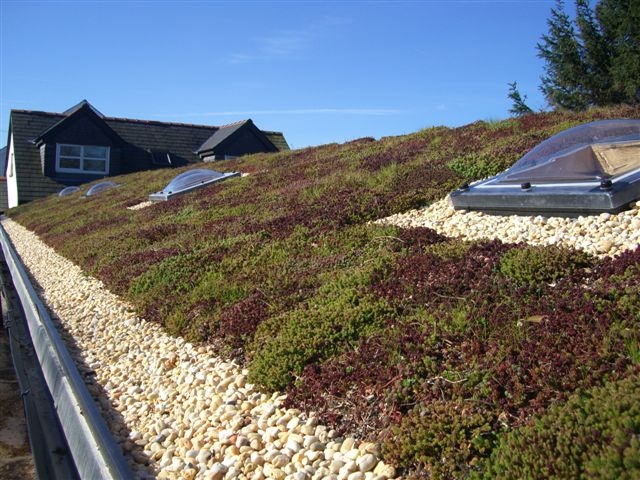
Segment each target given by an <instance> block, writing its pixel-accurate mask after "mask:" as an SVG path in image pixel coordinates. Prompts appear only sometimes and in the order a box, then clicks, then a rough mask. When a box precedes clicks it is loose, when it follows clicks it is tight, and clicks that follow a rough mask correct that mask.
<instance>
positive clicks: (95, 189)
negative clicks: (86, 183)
mask: <svg viewBox="0 0 640 480" xmlns="http://www.w3.org/2000/svg"><path fill="white" fill-rule="evenodd" d="M117 186H118V184H117V183H115V182H112V181H110V180H107V181H105V182H100V183H96V184H95V185H93V186H92V187H91V188H89V190H87V193H85V194H84V196H85V197H91V196H93V195H97V194H98V193H101V192H104V191H105V190H111V189H112V188H115V187H117Z"/></svg>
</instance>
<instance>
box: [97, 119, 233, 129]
mask: <svg viewBox="0 0 640 480" xmlns="http://www.w3.org/2000/svg"><path fill="white" fill-rule="evenodd" d="M104 120H109V121H116V122H127V123H143V124H147V125H148V124H155V125H173V126H181V127H197V128H207V129H212V128H216V129H218V128H222V127H220V126H218V125H202V124H197V123H182V122H163V121H162V120H143V119H139V118H127V117H104Z"/></svg>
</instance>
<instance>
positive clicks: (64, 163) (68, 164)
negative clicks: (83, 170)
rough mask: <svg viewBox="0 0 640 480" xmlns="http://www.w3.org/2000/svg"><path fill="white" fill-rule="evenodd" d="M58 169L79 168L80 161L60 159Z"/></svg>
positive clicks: (66, 158)
mask: <svg viewBox="0 0 640 480" xmlns="http://www.w3.org/2000/svg"><path fill="white" fill-rule="evenodd" d="M60 168H80V159H79V158H68V157H60Z"/></svg>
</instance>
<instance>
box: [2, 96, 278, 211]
mask: <svg viewBox="0 0 640 480" xmlns="http://www.w3.org/2000/svg"><path fill="white" fill-rule="evenodd" d="M86 107H89V108H90V109H91V111H92V112H93V114H95V115H96V116H97V117H100V119H101V120H103V121H104V122H105V123H106V125H107V126H108V127H109V128H110V129H111V130H113V132H115V134H117V136H119V137H120V138H121V139H122V140H124V141H125V142H126V143H128V144H130V145H133V146H135V147H136V148H137V149H143V150H146V151H148V152H150V151H166V152H171V154H172V157H177V158H181V159H183V160H184V161H185V162H188V163H200V162H201V161H202V159H201V158H200V156H199V155H198V154H197V153H196V152H197V151H199V150H200V149H201V147H202V146H204V145H207V146H210V148H213V147H215V146H216V145H219V144H220V143H221V142H223V141H224V140H225V139H227V138H228V137H229V136H230V135H231V134H233V133H234V132H235V131H237V130H238V129H240V128H242V127H243V126H245V125H246V124H247V122H251V120H244V121H241V122H236V123H233V124H230V125H224V126H222V127H217V126H212V125H195V124H187V123H172V122H160V121H154V120H136V119H130V118H117V117H106V116H104V115H103V114H102V113H100V112H99V111H98V110H96V109H95V108H94V107H93V106H92V105H91V104H89V102H87V101H86V100H83V101H82V102H80V103H79V104H77V105H75V106H74V107H72V108H71V109H69V110H67V111H66V112H64V113H52V112H42V111H33V110H12V111H11V118H10V127H9V130H10V134H11V135H12V136H13V141H14V151H15V158H16V160H17V162H16V174H17V175H18V179H19V184H20V203H23V202H25V201H30V200H34V199H36V198H41V197H42V196H43V195H48V194H51V193H56V192H58V191H59V190H60V184H59V183H56V182H54V181H53V180H51V179H49V178H48V177H46V176H44V175H43V174H42V164H41V160H40V153H39V151H38V148H37V147H36V146H35V145H34V140H36V139H39V138H41V137H43V136H44V135H46V134H47V133H48V132H52V131H55V130H56V129H57V127H58V126H59V125H61V122H62V121H63V120H64V119H66V118H68V117H69V116H70V115H73V114H74V113H75V112H77V111H78V110H80V109H81V108H86ZM251 125H252V127H253V128H256V127H255V125H253V123H251ZM256 130H257V131H258V132H259V133H262V134H263V135H264V136H265V138H268V140H269V141H271V142H272V143H273V145H274V146H275V147H276V148H278V149H279V150H283V149H286V150H288V149H289V146H288V145H287V142H286V140H285V139H284V136H283V134H282V133H280V132H262V131H260V130H258V129H257V128H256Z"/></svg>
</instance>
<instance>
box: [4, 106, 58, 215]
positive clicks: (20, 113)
mask: <svg viewBox="0 0 640 480" xmlns="http://www.w3.org/2000/svg"><path fill="white" fill-rule="evenodd" d="M60 118H61V115H58V114H51V113H47V112H34V111H25V110H12V111H11V119H10V126H9V130H10V132H11V135H12V138H13V152H14V156H15V158H16V159H19V160H20V161H19V162H16V165H15V172H14V174H15V175H16V176H17V178H18V180H19V182H20V203H24V202H28V201H31V200H35V199H36V198H42V196H43V195H48V194H51V193H55V192H57V191H58V190H60V185H59V184H58V183H56V182H54V181H53V180H51V179H49V178H48V177H45V176H44V175H43V174H42V165H41V163H40V152H39V151H38V149H37V148H36V147H35V146H34V145H33V139H34V138H36V137H38V135H40V134H41V133H42V132H44V131H45V130H46V129H48V128H50V127H51V126H52V125H54V124H55V123H56V122H57V121H58V120H60Z"/></svg>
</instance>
